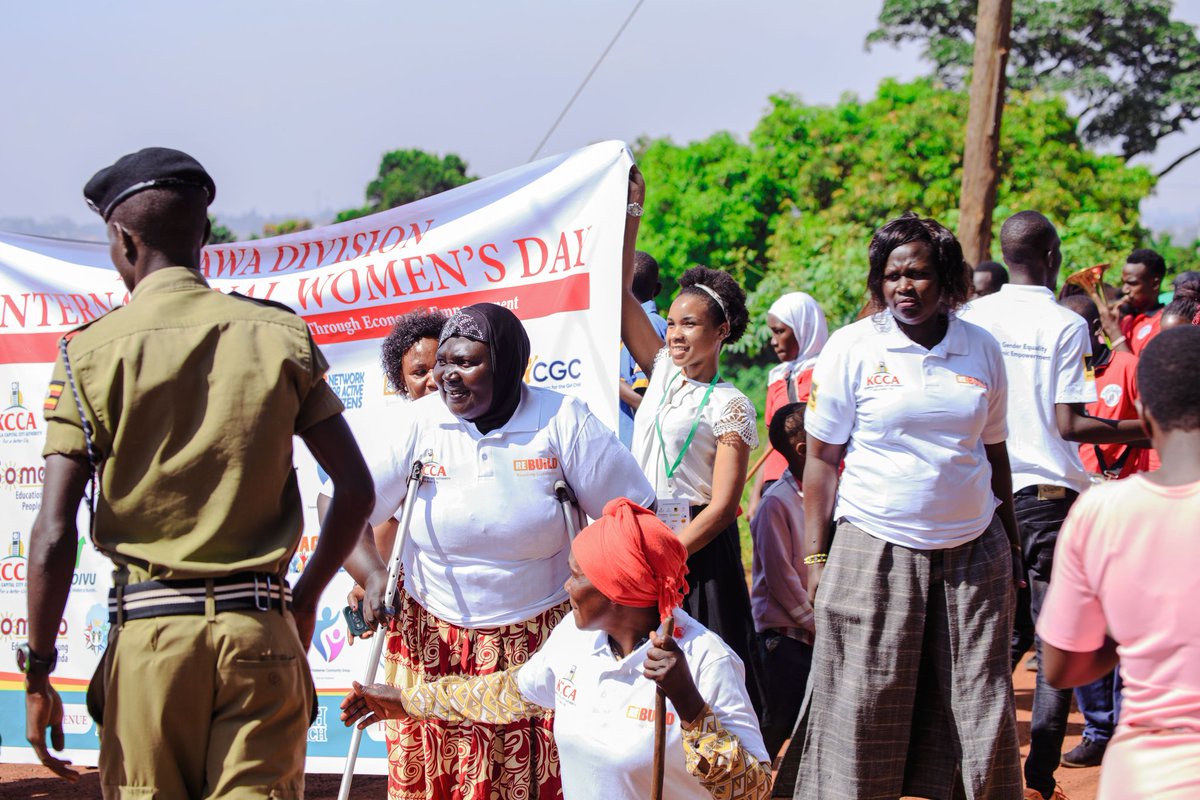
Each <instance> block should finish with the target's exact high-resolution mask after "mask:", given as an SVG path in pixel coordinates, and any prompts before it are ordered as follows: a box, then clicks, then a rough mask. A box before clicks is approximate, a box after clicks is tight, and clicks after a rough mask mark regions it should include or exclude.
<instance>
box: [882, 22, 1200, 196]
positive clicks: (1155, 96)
mask: <svg viewBox="0 0 1200 800" xmlns="http://www.w3.org/2000/svg"><path fill="white" fill-rule="evenodd" d="M976 6H977V3H976V0H884V3H883V9H882V11H880V13H879V27H878V28H877V29H876V30H874V31H873V32H872V33H871V34H870V35H869V36H868V37H867V42H868V44H871V43H874V42H891V43H894V44H899V43H901V42H910V41H911V42H920V43H922V45H923V47H924V50H923V53H924V55H925V57H926V58H928V59H929V60H930V61H931V62H933V66H934V72H935V74H936V75H937V77H938V78H940V79H941V80H943V81H944V82H946V84H947V85H949V86H951V87H959V86H961V85H962V84H963V83H964V81H965V80H966V78H967V75H968V73H969V71H970V69H971V64H972V56H973V51H974V42H973V38H974V33H975V16H976ZM1171 9H1172V3H1171V2H1170V0H1014V2H1013V29H1012V50H1011V52H1010V54H1009V59H1008V66H1009V69H1008V71H1009V76H1008V81H1009V87H1010V88H1012V89H1016V90H1032V89H1043V90H1048V91H1051V92H1064V93H1066V94H1067V95H1068V96H1070V97H1071V98H1073V99H1074V100H1077V101H1078V102H1079V103H1080V104H1081V106H1082V112H1081V113H1080V123H1081V125H1082V134H1083V138H1084V140H1085V141H1088V142H1091V143H1097V142H1115V143H1117V144H1118V145H1119V147H1120V149H1121V153H1122V154H1123V155H1124V156H1125V157H1126V158H1129V157H1132V156H1134V155H1137V154H1139V153H1151V152H1153V151H1154V150H1155V149H1156V148H1157V146H1158V142H1159V141H1160V140H1161V139H1162V138H1163V137H1165V136H1169V135H1171V134H1172V133H1176V132H1178V131H1180V130H1182V129H1183V127H1184V126H1185V125H1186V124H1188V123H1190V122H1194V121H1196V120H1200V41H1198V40H1197V38H1196V29H1195V28H1194V27H1193V26H1191V25H1189V24H1187V23H1185V22H1180V21H1178V20H1172V19H1171ZM1004 124H1005V127H1008V125H1009V121H1008V120H1007V119H1005V123H1004ZM1196 153H1200V147H1197V148H1195V149H1193V150H1191V151H1190V152H1188V153H1185V154H1184V155H1183V156H1182V157H1181V158H1179V159H1176V160H1175V161H1174V162H1173V163H1172V164H1169V165H1168V166H1167V167H1166V168H1164V169H1163V170H1162V171H1161V172H1160V173H1159V176H1160V177H1161V176H1162V175H1164V174H1166V173H1167V172H1168V171H1169V170H1171V169H1173V168H1174V167H1176V166H1178V165H1179V164H1180V163H1182V161H1183V160H1184V159H1186V158H1188V157H1190V156H1193V155H1195V154H1196Z"/></svg>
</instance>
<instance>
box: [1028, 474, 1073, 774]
mask: <svg viewBox="0 0 1200 800" xmlns="http://www.w3.org/2000/svg"><path fill="white" fill-rule="evenodd" d="M1078 496H1079V495H1078V494H1076V493H1075V492H1072V491H1068V492H1067V496H1066V497H1064V498H1062V499H1061V500H1039V499H1038V498H1037V487H1036V486H1031V487H1028V488H1026V489H1022V490H1020V491H1018V492H1016V493H1014V495H1013V510H1014V511H1015V512H1016V516H1017V525H1018V526H1019V527H1020V529H1021V549H1022V551H1023V553H1024V556H1025V575H1026V580H1027V581H1028V582H1029V617H1028V619H1029V620H1030V621H1031V622H1032V624H1034V625H1036V624H1037V619H1038V615H1039V614H1040V613H1041V610H1042V603H1043V601H1044V600H1045V599H1046V590H1047V589H1049V587H1050V574H1051V572H1052V570H1053V568H1054V546H1055V544H1056V543H1057V542H1058V531H1059V529H1061V528H1062V524H1063V520H1065V519H1066V518H1067V512H1068V511H1070V510H1071V505H1072V504H1073V503H1074V502H1075V499H1076V498H1077V497H1078ZM1019 618H1020V613H1019V612H1018V619H1019ZM1017 625H1018V626H1019V625H1020V622H1018V623H1017ZM1029 632H1030V631H1029V629H1028V628H1027V629H1025V630H1014V632H1013V642H1014V648H1013V650H1014V653H1013V661H1014V663H1015V662H1016V661H1017V660H1019V658H1020V655H1021V654H1019V653H1017V652H1015V651H1016V645H1017V643H1018V642H1019V641H1027V640H1028V634H1029ZM1027 646H1028V645H1026V647H1027ZM1034 646H1035V648H1036V651H1037V655H1038V664H1039V669H1038V673H1037V685H1036V687H1035V688H1034V692H1033V721H1032V723H1031V724H1030V741H1029V756H1028V757H1027V758H1026V759H1025V785H1026V786H1028V787H1030V788H1032V789H1037V790H1038V791H1039V792H1041V793H1042V794H1043V795H1047V794H1049V793H1051V792H1053V791H1054V785H1055V781H1054V770H1056V769H1058V762H1059V759H1060V758H1062V745H1063V739H1064V738H1065V736H1066V733H1067V716H1068V715H1069V714H1070V713H1071V690H1070V689H1055V688H1054V687H1052V686H1051V685H1050V684H1048V683H1046V678H1045V677H1044V676H1045V670H1044V669H1041V668H1040V665H1041V664H1043V663H1045V662H1043V661H1042V642H1041V639H1037V640H1036V641H1035V644H1034Z"/></svg>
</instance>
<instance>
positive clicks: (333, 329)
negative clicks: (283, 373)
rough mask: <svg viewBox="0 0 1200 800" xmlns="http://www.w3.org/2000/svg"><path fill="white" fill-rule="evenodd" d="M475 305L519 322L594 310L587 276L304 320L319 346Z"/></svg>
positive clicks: (383, 332) (380, 334)
mask: <svg viewBox="0 0 1200 800" xmlns="http://www.w3.org/2000/svg"><path fill="white" fill-rule="evenodd" d="M475 303H496V304H498V305H502V306H505V307H506V308H509V309H511V310H512V312H513V313H514V314H516V315H517V317H518V318H520V319H538V318H540V317H547V316H549V315H551V314H558V313H561V312H564V311H583V310H585V309H588V308H590V307H591V289H590V283H589V282H588V274H587V273H586V272H585V273H581V274H579V275H571V276H569V277H566V278H563V279H562V280H557V281H550V282H547V283H535V284H532V285H530V286H513V287H508V288H504V289H485V290H483V291H479V292H464V293H462V294H455V295H449V296H447V297H444V298H440V299H426V300H408V301H405V302H402V303H391V304H389V305H386V306H370V307H368V308H346V309H342V310H340V311H333V312H330V313H328V314H312V315H306V316H305V317H304V321H305V322H307V323H308V329H309V330H310V331H312V335H313V340H314V341H316V343H317V344H337V343H340V342H354V341H360V340H363V339H380V338H383V337H384V336H387V335H388V334H389V333H391V331H392V324H393V322H394V321H395V317H398V316H400V315H401V314H406V313H408V312H409V311H416V310H417V309H419V308H436V309H439V310H441V311H444V312H447V313H452V312H454V311H456V310H458V309H460V308H462V307H463V306H469V305H474V304H475Z"/></svg>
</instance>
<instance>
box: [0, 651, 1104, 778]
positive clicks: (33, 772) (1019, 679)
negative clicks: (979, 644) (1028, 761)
mask: <svg viewBox="0 0 1200 800" xmlns="http://www.w3.org/2000/svg"><path fill="white" fill-rule="evenodd" d="M1033 678H1034V673H1032V672H1027V671H1026V670H1025V669H1024V667H1020V668H1018V669H1017V672H1016V674H1015V675H1014V676H1013V682H1014V684H1015V687H1016V692H1017V725H1018V727H1019V728H1020V734H1021V745H1022V746H1021V753H1022V755H1024V754H1025V753H1026V752H1028V745H1029V710H1030V707H1031V705H1032V703H1033ZM1082 731H1083V717H1081V716H1080V715H1079V714H1078V712H1072V714H1071V721H1070V726H1069V728H1068V729H1067V741H1066V744H1065V745H1064V746H1063V749H1064V750H1070V749H1071V748H1072V747H1074V746H1075V745H1076V744H1078V743H1079V736H1080V734H1081V733H1082ZM1055 777H1056V778H1057V779H1058V780H1059V782H1060V783H1061V784H1062V787H1063V791H1065V792H1066V794H1067V797H1069V798H1070V800H1094V798H1095V796H1096V786H1097V783H1098V781H1099V779H1100V768H1099V767H1093V768H1090V769H1066V768H1060V769H1059V770H1058V772H1057V773H1056V775H1055ZM339 782H340V776H338V775H309V776H308V778H307V792H306V794H305V796H306V797H308V798H309V800H335V798H336V797H337V791H338V783H339ZM386 788H387V779H386V778H384V777H383V776H379V775H363V776H361V777H358V778H355V780H354V791H353V793H352V794H353V796H354V797H355V798H368V799H369V798H383V797H384V796H385V795H386ZM0 798H2V799H3V800H34V798H38V799H39V800H40V798H46V799H47V800H100V783H99V780H98V776H97V774H96V770H94V769H90V770H88V771H87V774H86V775H84V777H83V778H81V779H80V780H79V782H78V783H75V784H69V783H66V782H65V781H62V780H60V779H58V778H56V777H54V776H53V775H51V774H50V772H49V770H47V769H45V768H44V767H42V766H29V765H26V764H0Z"/></svg>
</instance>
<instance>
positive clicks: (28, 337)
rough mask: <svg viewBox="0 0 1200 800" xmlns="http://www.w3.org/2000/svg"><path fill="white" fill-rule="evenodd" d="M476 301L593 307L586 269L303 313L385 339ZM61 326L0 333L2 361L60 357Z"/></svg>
mask: <svg viewBox="0 0 1200 800" xmlns="http://www.w3.org/2000/svg"><path fill="white" fill-rule="evenodd" d="M475 303H497V304H499V305H502V306H505V307H507V308H510V309H512V311H513V313H514V314H516V315H517V316H518V317H519V318H520V319H538V318H540V317H547V316H549V315H551V314H558V313H561V312H564V311H584V310H586V309H588V308H591V284H590V283H589V279H588V274H587V273H586V272H583V273H580V274H578V275H570V276H568V277H566V278H563V279H561V280H557V281H549V282H546V283H535V284H532V285H530V286H515V287H509V288H504V289H485V290H482V291H478V292H465V293H463V294H456V295H450V296H447V297H444V298H440V299H433V300H407V301H404V302H401V303H391V304H389V305H385V306H370V307H365V308H361V307H360V308H344V309H341V310H339V311H331V312H328V313H325V314H302V315H301V316H302V317H303V318H304V321H305V322H307V323H308V328H309V330H310V331H312V335H313V340H314V341H316V343H317V344H336V343H339V342H353V341H358V340H362V339H382V338H383V337H384V336H387V335H388V334H389V333H391V330H392V323H393V321H394V318H395V317H398V316H400V315H401V314H406V313H408V312H409V311H416V310H417V309H419V308H438V309H441V310H442V311H446V312H452V311H454V310H457V309H459V308H462V307H463V306H469V305H473V304H475ZM62 336H63V332H62V331H48V332H45V333H5V334H0V364H49V363H51V362H52V361H54V360H55V359H56V358H57V357H58V340H59V339H61V338H62Z"/></svg>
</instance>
